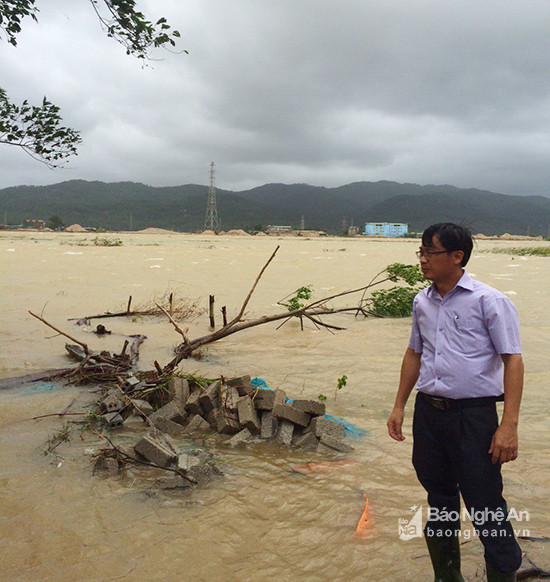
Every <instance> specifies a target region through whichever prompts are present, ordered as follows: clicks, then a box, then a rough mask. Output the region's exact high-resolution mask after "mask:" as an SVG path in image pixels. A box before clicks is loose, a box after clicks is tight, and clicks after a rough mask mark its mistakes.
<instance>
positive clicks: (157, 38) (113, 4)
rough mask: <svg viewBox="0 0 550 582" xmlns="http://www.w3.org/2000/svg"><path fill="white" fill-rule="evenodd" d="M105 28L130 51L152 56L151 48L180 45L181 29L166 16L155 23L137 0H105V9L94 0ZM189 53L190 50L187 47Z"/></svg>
mask: <svg viewBox="0 0 550 582" xmlns="http://www.w3.org/2000/svg"><path fill="white" fill-rule="evenodd" d="M90 3H91V5H92V6H93V8H94V10H95V13H96V15H97V17H98V18H99V22H100V23H101V26H102V28H103V29H104V30H105V31H106V33H107V36H108V37H110V38H114V39H115V40H116V41H117V42H118V43H120V44H121V45H122V46H123V47H124V48H125V49H126V54H127V55H133V56H135V57H137V58H138V59H148V58H149V50H150V49H151V48H159V47H167V46H171V47H174V46H176V40H175V39H178V38H180V33H179V32H178V31H177V30H173V29H172V28H171V27H170V25H169V24H168V23H167V21H166V18H164V17H163V18H160V19H159V20H157V21H156V22H155V23H153V22H151V21H149V20H147V19H146V17H145V15H144V14H143V13H142V12H139V11H138V10H137V9H136V3H135V0H103V2H102V4H104V5H105V7H106V10H105V11H101V10H100V8H99V5H100V2H99V0H90ZM183 52H184V53H186V54H189V53H188V51H186V50H184V51H183Z"/></svg>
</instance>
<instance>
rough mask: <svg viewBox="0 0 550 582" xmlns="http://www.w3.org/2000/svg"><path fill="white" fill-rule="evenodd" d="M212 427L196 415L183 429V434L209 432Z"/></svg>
mask: <svg viewBox="0 0 550 582" xmlns="http://www.w3.org/2000/svg"><path fill="white" fill-rule="evenodd" d="M211 431H212V427H211V426H210V424H209V423H208V422H207V421H206V420H204V418H203V417H202V416H200V415H199V414H196V415H195V416H194V417H193V418H192V419H191V420H190V422H189V424H188V425H187V426H186V427H185V432H186V433H189V434H196V433H204V432H211Z"/></svg>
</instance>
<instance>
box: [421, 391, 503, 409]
mask: <svg viewBox="0 0 550 582" xmlns="http://www.w3.org/2000/svg"><path fill="white" fill-rule="evenodd" d="M418 398H422V400H425V401H426V402H427V403H428V404H430V405H431V406H433V407H434V408H439V409H440V410H450V409H452V408H474V407H476V406H489V405H491V404H494V403H495V402H502V401H503V400H504V394H501V395H500V396H482V397H480V398H458V399H454V398H444V397H443V396H430V395H429V394H426V393H424V392H418Z"/></svg>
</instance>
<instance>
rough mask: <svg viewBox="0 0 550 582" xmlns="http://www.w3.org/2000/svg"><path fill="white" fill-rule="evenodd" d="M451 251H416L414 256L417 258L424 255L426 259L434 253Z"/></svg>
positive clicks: (439, 253)
mask: <svg viewBox="0 0 550 582" xmlns="http://www.w3.org/2000/svg"><path fill="white" fill-rule="evenodd" d="M450 252H451V251H423V250H420V251H416V253H415V254H416V257H417V258H418V259H419V258H420V257H426V258H427V259H429V258H430V257H433V256H434V255H442V254H443V253H450Z"/></svg>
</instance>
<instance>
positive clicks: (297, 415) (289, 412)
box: [273, 404, 311, 426]
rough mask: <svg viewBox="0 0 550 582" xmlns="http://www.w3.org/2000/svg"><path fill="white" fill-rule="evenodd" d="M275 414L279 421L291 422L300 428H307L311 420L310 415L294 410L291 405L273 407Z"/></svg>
mask: <svg viewBox="0 0 550 582" xmlns="http://www.w3.org/2000/svg"><path fill="white" fill-rule="evenodd" d="M273 414H274V415H275V416H276V417H277V418H279V419H284V420H289V421H290V422H293V423H294V424H297V425H298V426H307V425H308V424H309V421H310V420H311V416H310V415H309V414H306V413H305V412H302V411H301V410H298V409H297V408H294V407H293V406H292V405H290V404H276V405H275V406H274V407H273Z"/></svg>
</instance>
